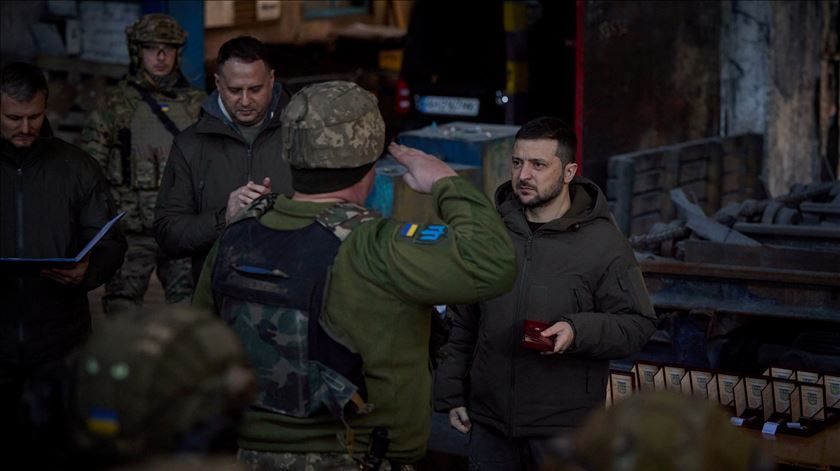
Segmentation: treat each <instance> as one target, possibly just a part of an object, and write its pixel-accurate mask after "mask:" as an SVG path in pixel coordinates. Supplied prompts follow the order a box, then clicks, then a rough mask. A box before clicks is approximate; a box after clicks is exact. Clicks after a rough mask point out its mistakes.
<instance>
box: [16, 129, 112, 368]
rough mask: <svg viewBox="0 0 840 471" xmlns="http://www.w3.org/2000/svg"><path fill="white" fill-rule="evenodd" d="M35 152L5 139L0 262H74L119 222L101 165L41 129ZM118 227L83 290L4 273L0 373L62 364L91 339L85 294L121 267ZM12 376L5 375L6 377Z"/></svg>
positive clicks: (99, 250)
mask: <svg viewBox="0 0 840 471" xmlns="http://www.w3.org/2000/svg"><path fill="white" fill-rule="evenodd" d="M41 136H42V137H40V138H38V139H36V140H35V142H34V143H33V145H32V147H30V148H28V149H17V148H16V147H15V146H14V145H13V144H12V143H11V142H9V141H8V140H6V139H0V195H2V198H0V257H3V258H8V257H25V258H55V257H73V256H75V255H76V254H77V253H78V252H79V251H80V250H81V249H82V248H83V247H84V246H85V245H86V244H87V242H88V241H89V240H90V239H91V238H92V237H93V236H94V235H96V233H97V232H98V231H99V229H100V228H102V226H103V225H105V223H106V222H108V220H109V219H110V218H112V217H113V216H114V215H115V214H114V212H115V208H114V203H113V201H112V200H111V194H110V191H109V186H108V183H107V182H106V181H105V177H104V175H103V174H102V170H101V169H100V168H99V164H97V163H96V161H95V160H94V159H93V158H92V157H90V156H89V155H88V154H86V153H85V152H84V151H82V150H81V149H79V148H77V147H76V146H73V145H71V144H68V143H66V142H64V141H62V140H61V139H58V138H55V137H52V133H51V132H50V131H49V125H48V124H45V125H44V127H43V128H42V129H41ZM125 250H126V242H125V238H124V236H123V235H122V232H121V231H120V229H119V227H118V226H116V227H114V228H112V229H111V231H109V232H108V234H107V235H106V236H105V237H104V238H103V239H102V240H101V241H100V242H99V244H97V245H96V246H95V247H94V249H93V250H92V251H91V254H90V258H89V266H88V269H87V272H86V274H85V278H84V279H83V281H82V283H81V285H78V286H70V285H64V284H60V283H57V282H55V281H52V280H49V279H47V278H43V277H41V276H39V270H38V269H29V270H26V271H25V272H22V271H20V269H19V268H16V269H10V268H2V269H0V299H2V304H0V311H2V313H0V372H2V371H4V370H5V369H6V368H10V367H13V366H12V365H18V366H24V367H25V366H31V365H33V364H39V363H42V362H46V361H50V360H54V359H57V358H60V357H62V356H63V355H64V354H66V353H67V352H68V351H69V350H70V349H71V348H73V347H74V346H76V345H78V344H79V343H81V342H82V340H83V339H84V338H85V336H86V334H87V333H88V332H89V331H90V311H89V309H88V300H87V292H88V291H89V290H91V289H94V288H96V287H97V286H99V285H101V284H102V283H104V282H105V281H107V280H108V279H109V278H110V277H111V276H113V274H114V273H115V272H116V271H117V269H118V268H119V267H120V265H122V262H123V255H124V254H125ZM6 371H7V370H6Z"/></svg>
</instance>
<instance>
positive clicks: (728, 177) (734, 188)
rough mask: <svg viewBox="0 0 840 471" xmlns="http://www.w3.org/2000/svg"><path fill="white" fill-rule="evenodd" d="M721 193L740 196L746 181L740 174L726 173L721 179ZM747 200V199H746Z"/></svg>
mask: <svg viewBox="0 0 840 471" xmlns="http://www.w3.org/2000/svg"><path fill="white" fill-rule="evenodd" d="M720 189H721V192H722V193H723V194H724V195H728V194H730V193H735V194H738V195H740V194H741V192H742V191H743V189H744V179H743V176H742V175H741V173H740V172H728V173H724V174H723V177H722V178H721V185H720ZM744 199H747V198H744Z"/></svg>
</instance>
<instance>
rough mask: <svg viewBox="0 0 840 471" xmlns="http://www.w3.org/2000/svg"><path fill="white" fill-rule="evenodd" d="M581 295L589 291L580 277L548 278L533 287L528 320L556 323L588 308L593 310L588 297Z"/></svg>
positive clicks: (530, 293)
mask: <svg viewBox="0 0 840 471" xmlns="http://www.w3.org/2000/svg"><path fill="white" fill-rule="evenodd" d="M580 293H588V290H587V289H586V287H585V285H584V284H583V282H582V280H580V279H579V278H578V277H574V276H554V277H547V278H545V281H543V282H541V283H540V284H537V285H533V286H531V289H530V290H529V296H528V306H527V311H526V319H534V320H542V321H555V320H557V319H559V318H561V317H563V316H564V315H566V314H573V313H576V312H581V310H583V309H584V308H586V307H590V310H591V306H588V305H587V304H586V297H585V296H584V295H583V294H580Z"/></svg>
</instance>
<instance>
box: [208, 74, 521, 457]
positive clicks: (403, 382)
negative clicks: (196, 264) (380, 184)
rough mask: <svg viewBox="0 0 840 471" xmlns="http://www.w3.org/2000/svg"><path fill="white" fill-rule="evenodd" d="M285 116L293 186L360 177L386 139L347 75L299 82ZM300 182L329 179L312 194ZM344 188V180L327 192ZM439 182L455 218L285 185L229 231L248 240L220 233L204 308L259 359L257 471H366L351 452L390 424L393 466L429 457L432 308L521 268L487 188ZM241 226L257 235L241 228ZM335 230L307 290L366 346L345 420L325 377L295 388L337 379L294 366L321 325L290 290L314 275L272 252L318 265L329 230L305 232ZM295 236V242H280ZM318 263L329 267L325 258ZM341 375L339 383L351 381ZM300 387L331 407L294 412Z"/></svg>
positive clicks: (372, 104)
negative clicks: (416, 217)
mask: <svg viewBox="0 0 840 471" xmlns="http://www.w3.org/2000/svg"><path fill="white" fill-rule="evenodd" d="M281 122H282V125H281V126H282V127H281V130H282V132H283V148H282V152H281V156H282V157H284V158H286V159H287V160H288V161H289V163H290V165H291V166H292V175H293V185H294V186H295V189H296V190H297V191H300V192H302V193H306V194H327V193H330V192H331V191H335V190H337V189H341V188H350V187H352V186H353V185H354V184H355V182H357V181H359V180H360V179H362V178H363V177H364V176H365V175H368V173H367V172H368V171H369V170H370V168H371V167H370V166H371V165H372V164H373V163H374V161H375V160H376V159H377V157H378V156H379V155H380V152H381V150H382V146H383V143H384V123H383V122H382V118H381V116H380V115H379V112H378V109H377V107H376V100H375V98H374V97H373V96H372V95H370V94H369V93H367V92H365V91H363V90H361V89H360V88H358V87H357V86H355V85H353V84H350V83H347V82H327V83H322V84H316V85H311V86H309V87H307V88H305V89H303V90H301V91H300V92H298V93H297V94H296V95H295V96H294V97H293V98H292V100H291V101H290V102H289V105H288V106H287V107H286V108H285V110H284V111H283V115H282V118H281ZM298 177H303V179H301V178H298ZM354 178H355V180H354ZM307 179H308V180H307ZM304 180H306V181H308V183H306V184H304V183H302V181H304ZM336 182H339V183H336ZM301 185H312V188H316V187H317V188H320V190H318V191H305V187H304V186H301ZM333 185H343V186H338V187H335V188H333V189H332V190H330V189H327V187H330V186H333ZM431 193H432V198H433V200H434V201H435V207H436V208H437V211H438V216H439V217H440V219H441V220H442V221H444V224H425V223H417V224H414V223H402V222H398V221H395V220H391V219H386V218H382V217H380V216H378V215H375V214H373V213H372V212H371V211H369V210H366V209H364V208H361V207H359V206H356V205H353V204H349V203H319V202H311V201H301V200H294V199H289V198H286V197H284V196H277V197H276V198H274V200H273V204H269V203H270V202H271V199H270V198H264V199H262V200H258V201H257V202H255V203H254V205H253V207H252V208H251V209H249V210H246V212H245V215H244V216H243V217H246V218H250V220H249V221H240V222H236V223H233V224H231V225H230V226H229V227H228V228H227V229H226V231H225V235H227V234H240V237H238V238H234V237H232V238H231V239H233V240H230V239H226V237H225V235H223V236H222V238H221V239H219V241H218V242H217V243H216V245H214V247H213V249H212V250H211V251H210V253H209V255H208V257H207V259H206V262H205V265H204V270H203V271H202V274H201V277H200V279H199V282H198V284H197V285H196V293H195V296H194V298H193V305H194V306H197V307H201V308H204V309H207V310H211V311H216V312H218V313H219V314H220V315H221V316H222V317H223V318H225V319H227V320H228V322H229V324H230V325H232V326H233V328H234V330H235V331H236V332H237V333H238V334H239V335H240V337H241V338H242V339H243V342H244V343H245V346H246V349H247V350H248V351H249V354H250V355H251V361H252V364H253V365H254V366H255V369H256V370H257V374H258V378H259V381H260V385H261V394H260V395H259V396H258V398H257V401H256V402H255V404H254V406H253V407H252V408H251V409H250V410H249V411H247V412H246V414H245V418H244V423H243V427H241V428H240V434H239V446H240V448H241V450H242V451H241V452H240V455H239V457H240V459H241V460H242V461H243V462H245V463H246V464H247V465H248V466H250V467H251V469H277V468H279V469H284V467H286V468H287V469H291V468H294V469H312V470H320V469H358V467H359V465H358V463H357V462H356V460H355V459H353V458H358V457H359V453H360V452H362V453H363V452H365V451H366V450H368V448H369V447H370V446H371V441H372V440H371V437H372V434H373V433H374V432H375V431H376V430H377V429H378V428H380V427H383V428H385V429H386V430H387V433H388V436H389V445H388V448H387V452H386V453H385V460H386V461H390V464H389V466H390V465H391V464H394V463H396V465H395V466H404V465H405V464H410V463H414V462H416V461H418V460H419V459H420V458H422V456H423V454H424V453H425V448H426V441H427V439H428V435H429V431H430V428H431V410H430V401H431V398H430V395H431V372H430V369H429V352H428V348H429V333H430V326H431V324H430V323H431V319H430V317H431V316H430V312H431V310H432V306H433V305H435V304H446V303H459V302H463V301H465V300H473V301H474V300H481V299H489V298H491V297H494V296H497V295H499V294H501V293H503V292H506V291H507V290H509V289H510V287H511V285H512V283H513V279H514V278H515V275H516V273H515V268H514V266H515V255H514V252H513V248H512V246H511V243H510V239H509V238H508V236H507V231H506V230H505V228H504V226H503V225H502V224H501V221H500V219H499V216H498V214H497V213H496V211H495V210H494V209H493V207H492V205H491V204H490V202H489V201H488V200H487V198H486V197H485V196H484V195H483V194H482V193H481V192H480V190H478V189H477V188H475V187H474V186H473V185H471V184H470V183H469V182H467V181H466V180H464V179H462V178H460V177H446V178H441V179H439V180H438V181H437V182H435V184H434V185H433V187H432V189H431ZM255 218H256V219H255ZM254 221H256V222H257V223H256V224H254ZM243 224H247V226H246V227H248V228H249V231H250V232H247V233H246V234H252V235H254V236H255V237H254V238H248V237H247V236H246V237H241V234H242V232H237V231H239V230H240V229H239V228H240V227H242V225H243ZM255 226H263V227H262V228H256V227H255ZM324 229H326V230H327V231H328V232H329V236H330V237H333V236H334V237H335V239H338V240H340V241H341V242H340V243H339V244H338V247H337V253H335V255H334V258H330V261H331V266H330V267H329V270H325V272H328V274H329V276H328V285H327V286H326V288H324V289H323V291H324V293H325V296H324V297H318V291H317V290H316V289H313V290H312V295H311V297H310V299H314V300H315V301H311V300H310V301H309V303H310V306H311V305H312V304H311V303H319V307H318V312H319V313H320V319H319V320H318V324H317V325H320V326H321V327H322V328H323V329H324V330H326V332H327V333H328V334H329V336H330V338H332V339H334V340H335V341H336V342H338V343H340V344H341V345H343V346H346V347H347V348H348V349H349V350H350V351H352V352H354V353H357V354H358V355H359V356H360V357H361V359H362V367H363V373H364V375H363V377H364V382H365V386H366V397H365V403H364V404H363V406H366V407H364V408H363V409H360V410H359V412H357V413H352V414H348V415H346V416H345V417H343V418H340V420H339V418H337V417H336V414H335V413H332V414H330V412H332V410H331V409H330V407H329V402H330V400H329V399H327V400H323V399H322V398H323V397H328V398H329V397H330V396H329V395H326V396H319V394H320V393H321V391H322V389H320V387H319V386H315V388H314V389H312V388H310V389H307V388H306V387H303V388H301V389H296V388H295V387H289V384H290V383H294V382H296V381H297V383H295V384H299V385H300V384H308V385H310V386H311V384H312V378H313V377H315V378H316V380H317V379H318V378H319V377H320V378H321V379H323V378H325V377H327V376H324V375H323V374H322V370H319V371H317V373H318V374H315V375H314V376H313V375H311V371H312V369H311V368H309V369H308V372H307V371H306V370H304V369H303V368H301V367H299V366H296V364H297V363H300V362H299V359H300V358H299V357H297V356H295V355H297V354H298V353H300V352H306V351H307V349H306V348H301V345H305V342H307V341H308V340H309V339H311V334H310V333H307V332H308V331H306V330H302V329H300V328H299V327H298V328H295V327H296V326H295V325H294V324H295V322H294V321H293V319H290V318H289V316H287V315H286V314H289V311H294V312H293V313H292V314H293V315H294V316H299V315H300V314H302V313H303V312H302V310H303V309H302V308H300V307H297V306H290V305H288V304H284V303H285V302H286V301H287V299H288V294H287V293H288V292H290V291H291V290H292V289H299V288H297V287H296V286H298V285H304V283H306V282H309V281H310V280H308V279H302V278H296V277H295V274H296V273H297V271H298V270H300V268H299V266H297V265H294V264H288V265H283V266H278V265H273V264H272V263H273V261H274V260H276V259H279V256H278V255H276V254H275V253H274V252H278V251H277V250H272V249H274V248H276V247H278V246H280V247H283V249H282V250H284V251H285V252H286V253H291V254H292V255H283V257H287V258H289V259H292V260H295V261H296V259H295V258H294V257H298V259H301V265H307V264H310V263H311V264H316V262H315V261H314V260H316V257H321V256H322V255H321V254H319V253H317V252H318V251H319V250H320V251H324V252H326V251H327V250H326V249H325V248H324V247H325V246H326V244H325V245H324V246H322V245H321V244H322V241H324V240H325V237H324V236H323V235H318V236H317V237H308V236H309V235H310V234H316V233H317V232H318V231H319V230H320V231H323V230H324ZM291 237H296V239H291ZM285 240H291V241H293V242H295V243H294V244H291V243H288V244H286V243H284V244H282V245H277V241H285ZM231 247H233V250H232V249H231ZM253 247H268V251H265V250H254V249H252V248H253ZM333 247H334V246H328V248H329V249H330V250H332V249H333ZM240 248H241V250H236V249H240ZM297 252H302V253H303V254H302V255H296V253H297ZM308 254H312V257H309V258H307V257H306V256H305V255H308ZM261 255H262V256H261ZM330 256H331V257H333V255H330ZM282 260H285V258H283V259H282ZM317 260H318V261H317V264H318V266H319V267H320V266H321V265H320V263H321V262H322V260H321V259H320V258H318V259H317ZM325 274H326V273H325ZM304 286H305V285H304ZM292 299H294V300H297V299H298V298H297V297H294V298H292ZM473 301H470V302H473ZM320 303H322V304H320ZM309 312H311V311H309ZM281 314H282V315H283V318H282V320H281V319H280V316H281ZM301 317H304V316H301ZM308 325H312V324H308ZM290 327H292V328H291V329H290ZM304 335H306V337H304ZM310 363H311V362H310ZM306 375H308V376H309V378H308V381H309V383H302V382H300V381H299V378H298V377H299V376H306ZM342 384H344V385H346V383H342V382H335V383H332V384H330V385H329V386H330V387H336V386H337V387H338V389H339V390H342ZM299 391H302V392H303V396H301V397H303V399H310V400H311V401H321V402H322V405H321V406H320V407H311V408H310V407H309V406H310V405H311V402H309V403H307V402H306V401H305V400H304V401H303V402H302V404H303V405H304V407H303V408H302V409H301V408H298V409H292V408H288V409H284V407H285V404H287V403H291V404H292V405H294V404H295V401H296V400H298V397H296V396H295V395H296V394H300V392H299ZM313 393H314V394H313ZM332 397H336V395H333V396H332ZM298 403H299V404H300V403H301V402H298ZM328 410H330V412H328ZM342 422H343V423H342ZM374 443H375V442H374ZM351 456H352V457H353V458H351ZM386 469H387V468H386Z"/></svg>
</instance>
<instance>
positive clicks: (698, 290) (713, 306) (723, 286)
mask: <svg viewBox="0 0 840 471" xmlns="http://www.w3.org/2000/svg"><path fill="white" fill-rule="evenodd" d="M640 265H641V267H642V272H643V273H644V277H645V284H646V285H647V289H648V292H649V293H650V297H651V301H652V302H653V304H654V306H655V307H656V308H657V309H659V310H675V311H696V310H707V311H709V312H714V313H720V314H739V315H748V316H764V317H777V318H792V319H804V320H822V321H835V322H840V276H838V275H837V274H836V273H825V272H812V271H803V270H778V269H767V268H756V267H741V266H726V265H717V264H706V263H687V262H676V261H642V262H641V263H640Z"/></svg>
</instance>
